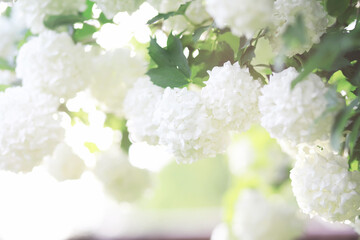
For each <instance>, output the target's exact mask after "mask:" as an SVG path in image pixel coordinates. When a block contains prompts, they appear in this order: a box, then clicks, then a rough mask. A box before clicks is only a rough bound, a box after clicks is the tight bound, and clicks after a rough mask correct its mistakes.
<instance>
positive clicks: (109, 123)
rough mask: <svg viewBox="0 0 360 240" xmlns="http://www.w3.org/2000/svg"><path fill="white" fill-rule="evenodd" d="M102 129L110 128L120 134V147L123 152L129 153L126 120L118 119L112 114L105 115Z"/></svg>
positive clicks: (129, 142) (129, 144)
mask: <svg viewBox="0 0 360 240" xmlns="http://www.w3.org/2000/svg"><path fill="white" fill-rule="evenodd" d="M104 127H110V128H112V129H113V130H116V131H120V132H121V134H122V138H121V143H120V147H121V149H122V150H123V151H125V152H129V148H130V146H131V141H130V139H129V131H128V129H127V127H126V120H125V119H124V118H119V117H117V116H116V115H114V114H111V113H107V114H106V119H105V122H104Z"/></svg>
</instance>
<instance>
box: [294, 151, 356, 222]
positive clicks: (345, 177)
mask: <svg viewBox="0 0 360 240" xmlns="http://www.w3.org/2000/svg"><path fill="white" fill-rule="evenodd" d="M296 160H297V161H296V164H295V167H294V168H293V169H292V170H291V173H290V178H291V180H292V187H293V192H294V195H295V197H296V200H297V202H298V204H299V207H300V208H301V210H302V211H303V212H304V213H307V214H310V215H311V216H314V215H318V216H320V217H321V218H323V219H325V220H327V221H345V220H351V221H354V220H355V217H356V216H358V215H360V209H359V207H360V186H359V184H360V173H359V172H349V171H348V163H347V158H346V157H342V156H339V155H336V154H334V153H332V152H331V151H330V150H329V149H327V148H323V149H322V150H321V149H320V148H319V147H307V146H305V147H303V148H302V150H301V151H299V155H298V156H297V159H296Z"/></svg>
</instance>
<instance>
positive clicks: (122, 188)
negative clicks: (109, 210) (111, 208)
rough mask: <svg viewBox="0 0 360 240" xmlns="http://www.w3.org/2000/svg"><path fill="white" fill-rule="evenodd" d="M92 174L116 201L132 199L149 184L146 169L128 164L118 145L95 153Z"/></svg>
mask: <svg viewBox="0 0 360 240" xmlns="http://www.w3.org/2000/svg"><path fill="white" fill-rule="evenodd" d="M94 174H95V175H96V176H97V178H98V179H99V180H100V181H101V182H102V184H103V186H104V190H105V191H106V192H107V193H108V194H109V195H110V196H112V197H113V198H114V199H116V200H118V201H134V200H136V199H137V198H138V197H140V196H141V195H142V194H143V192H144V190H145V189H146V188H147V187H148V186H149V181H150V178H149V174H148V172H147V171H146V170H142V169H138V168H135V167H133V166H131V165H130V163H129V161H128V156H127V155H126V154H125V153H124V152H122V150H121V149H120V148H119V147H118V146H115V145H114V146H112V147H111V148H110V149H109V150H107V151H105V152H101V153H98V154H97V160H96V166H95V169H94Z"/></svg>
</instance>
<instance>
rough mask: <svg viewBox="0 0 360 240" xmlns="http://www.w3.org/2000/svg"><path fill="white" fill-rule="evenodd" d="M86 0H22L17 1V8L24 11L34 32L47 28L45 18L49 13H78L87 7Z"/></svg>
mask: <svg viewBox="0 0 360 240" xmlns="http://www.w3.org/2000/svg"><path fill="white" fill-rule="evenodd" d="M85 2H86V1H85V0H32V1H28V0H21V1H18V2H16V5H15V6H16V7H17V9H18V10H19V11H20V12H21V13H22V15H23V17H24V19H25V22H26V24H27V27H29V28H30V29H31V32H33V33H40V32H43V31H45V30H46V27H45V26H44V23H43V22H44V20H45V19H46V16H47V15H70V14H77V13H78V12H79V11H84V10H85V9H86V3H85Z"/></svg>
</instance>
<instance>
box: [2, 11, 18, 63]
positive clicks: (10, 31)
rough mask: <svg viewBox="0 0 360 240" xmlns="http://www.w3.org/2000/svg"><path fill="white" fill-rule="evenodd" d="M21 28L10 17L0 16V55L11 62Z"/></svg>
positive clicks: (15, 51)
mask: <svg viewBox="0 0 360 240" xmlns="http://www.w3.org/2000/svg"><path fill="white" fill-rule="evenodd" d="M21 32H22V29H21V28H20V27H19V26H18V25H17V24H16V23H14V21H13V20H12V19H10V18H6V17H2V16H0V36H1V38H0V57H1V58H4V59H6V60H7V61H9V62H13V60H14V57H15V56H16V54H17V48H16V44H17V42H18V41H20V40H21V38H22V34H21Z"/></svg>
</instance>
